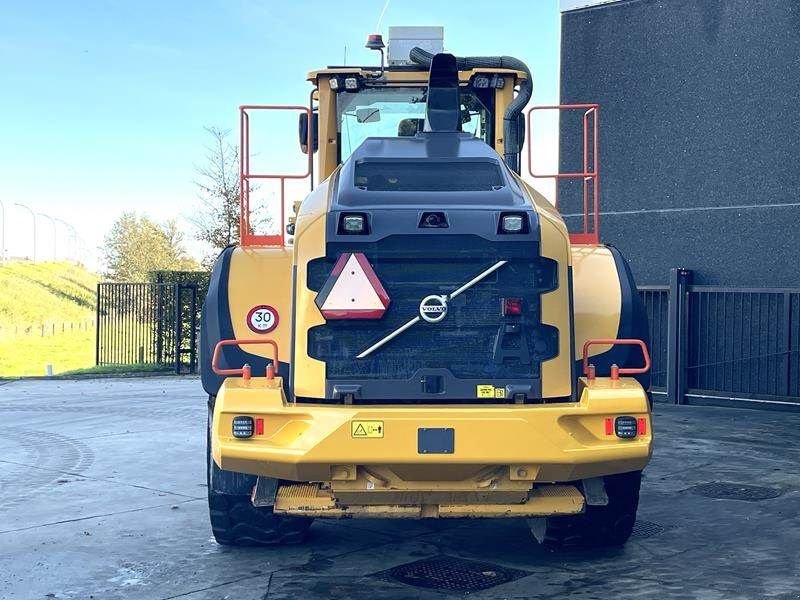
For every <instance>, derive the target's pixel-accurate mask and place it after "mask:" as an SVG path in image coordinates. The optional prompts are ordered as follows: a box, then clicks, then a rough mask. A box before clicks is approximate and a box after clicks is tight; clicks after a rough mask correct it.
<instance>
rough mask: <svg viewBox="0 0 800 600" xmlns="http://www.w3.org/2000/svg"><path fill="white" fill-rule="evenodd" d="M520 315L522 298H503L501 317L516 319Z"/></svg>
mask: <svg viewBox="0 0 800 600" xmlns="http://www.w3.org/2000/svg"><path fill="white" fill-rule="evenodd" d="M521 314H522V298H503V315H504V316H506V317H518V316H519V315H521Z"/></svg>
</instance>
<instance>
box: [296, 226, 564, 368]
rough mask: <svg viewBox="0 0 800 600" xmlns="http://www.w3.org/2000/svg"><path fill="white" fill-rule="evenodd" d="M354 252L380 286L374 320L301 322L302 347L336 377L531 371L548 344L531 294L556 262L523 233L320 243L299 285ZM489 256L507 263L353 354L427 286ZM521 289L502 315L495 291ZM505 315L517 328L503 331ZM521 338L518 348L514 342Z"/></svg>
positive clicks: (446, 288)
mask: <svg viewBox="0 0 800 600" xmlns="http://www.w3.org/2000/svg"><path fill="white" fill-rule="evenodd" d="M343 252H363V253H364V254H365V255H366V256H367V258H368V259H369V261H370V263H371V264H372V266H373V268H374V269H375V272H376V273H377V275H378V277H379V278H380V280H381V283H382V284H383V286H384V288H385V289H386V291H387V292H388V294H389V297H390V299H391V304H390V306H389V309H388V310H387V311H386V314H385V315H384V317H383V318H382V319H377V320H331V321H328V322H327V323H326V324H325V325H321V326H318V327H314V328H312V329H311V330H310V331H309V352H310V354H311V356H312V357H314V358H316V359H318V360H321V361H324V362H325V363H326V365H327V378H328V380H329V381H336V380H379V379H380V380H388V379H395V380H406V379H409V378H411V377H412V376H413V375H414V374H415V373H416V372H418V371H419V370H421V369H422V370H431V369H447V370H448V371H449V372H450V373H451V374H452V375H453V376H454V377H456V378H459V379H480V378H486V379H538V378H539V376H540V365H541V361H542V360H546V359H548V358H552V357H553V356H555V355H556V353H557V348H558V331H557V330H556V329H555V328H553V327H550V326H547V325H542V324H541V304H540V297H541V294H542V293H543V292H546V291H549V290H552V289H555V287H556V286H557V270H556V263H555V262H554V261H551V260H549V259H546V258H541V257H539V256H538V247H537V246H536V244H532V243H531V242H526V243H516V242H490V241H487V240H484V239H483V238H480V237H477V236H468V235H464V236H462V235H449V236H415V235H394V236H390V237H388V238H386V239H384V240H381V241H380V242H376V243H370V244H329V247H328V258H326V259H318V260H315V261H312V262H311V263H310V264H309V269H308V281H307V284H308V287H309V288H310V289H312V290H316V291H318V290H319V289H320V288H322V286H323V285H324V283H325V281H326V280H327V278H328V276H329V275H330V273H331V270H332V269H333V265H334V263H335V261H336V259H337V258H338V256H339V255H340V254H341V253H343ZM498 260H507V261H508V264H506V265H504V266H503V267H501V268H500V269H498V270H497V271H496V272H495V273H493V274H492V275H490V276H489V277H487V278H486V279H484V280H483V281H481V282H480V283H478V284H476V285H475V286H474V287H472V288H471V289H469V290H468V291H466V292H464V293H463V294H461V295H460V296H458V297H456V298H454V299H453V300H452V301H451V303H450V306H449V311H448V314H447V317H445V319H444V320H443V321H441V322H439V323H433V324H432V323H426V322H420V323H417V324H416V325H414V326H413V327H411V329H409V330H407V331H406V332H404V333H402V334H401V335H400V336H398V337H397V338H395V339H393V340H392V341H390V342H389V343H388V344H386V345H385V346H383V347H381V348H380V349H378V350H375V351H374V352H373V353H372V354H371V355H369V356H368V357H366V358H363V359H357V358H356V355H357V354H359V353H360V352H361V351H363V350H364V349H365V348H367V347H369V346H370V345H372V344H373V343H374V342H376V341H377V340H379V339H381V338H382V337H383V336H385V335H386V334H388V333H389V332H391V331H393V330H394V329H396V328H397V327H399V326H400V325H402V324H403V323H406V322H407V321H408V320H409V319H411V318H413V317H415V316H417V315H418V314H419V303H420V301H421V300H422V298H424V297H425V296H427V295H429V294H447V293H450V292H452V291H454V290H455V289H456V288H458V287H460V286H461V285H463V284H464V283H466V282H467V281H469V280H470V279H472V278H473V277H475V276H476V275H477V274H479V273H480V272H481V271H483V270H485V269H486V268H488V267H490V266H491V265H493V264H495V263H496V262H497V261H498ZM504 297H514V298H522V299H523V304H524V314H523V316H522V317H519V318H515V320H512V319H506V318H504V317H503V316H502V314H501V299H502V298H504ZM511 322H516V323H519V324H520V325H521V328H520V333H519V334H506V333H505V326H506V325H507V324H509V323H511ZM525 347H527V352H526V351H524V348H525Z"/></svg>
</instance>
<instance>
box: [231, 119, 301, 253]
mask: <svg viewBox="0 0 800 600" xmlns="http://www.w3.org/2000/svg"><path fill="white" fill-rule="evenodd" d="M255 110H290V111H300V112H304V113H305V114H306V115H308V148H309V151H308V156H309V159H308V165H307V168H306V172H305V173H298V174H296V175H286V174H279V173H251V172H250V113H249V112H248V111H255ZM313 130H314V127H313V121H312V112H311V109H310V108H309V107H308V106H291V105H284V104H262V105H257V104H249V105H244V106H240V107H239V194H240V203H239V210H240V214H239V238H240V240H241V244H242V246H284V245H286V230H285V227H286V198H285V195H286V180H287V179H305V178H307V177H311V172H312V169H313V161H314V152H313V149H314V145H313V140H314V131H313ZM251 179H277V180H278V181H280V184H281V220H280V223H279V224H278V225H279V227H280V229H279V232H278V234H277V235H257V234H253V233H250V180H251Z"/></svg>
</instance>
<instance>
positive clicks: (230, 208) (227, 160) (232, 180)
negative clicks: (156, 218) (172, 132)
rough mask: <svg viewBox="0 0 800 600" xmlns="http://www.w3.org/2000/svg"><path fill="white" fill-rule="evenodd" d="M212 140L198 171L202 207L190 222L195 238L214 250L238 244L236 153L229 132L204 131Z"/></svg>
mask: <svg viewBox="0 0 800 600" xmlns="http://www.w3.org/2000/svg"><path fill="white" fill-rule="evenodd" d="M206 131H207V132H208V133H209V134H210V135H211V137H212V138H213V142H212V143H211V145H210V146H209V147H208V148H207V153H206V162H205V165H203V166H201V167H197V174H198V175H199V176H200V179H199V180H198V181H197V182H196V183H197V187H198V190H199V195H200V201H201V206H200V209H199V210H197V211H196V213H195V216H194V218H193V219H192V222H193V223H194V225H195V226H196V227H197V233H196V237H197V239H198V240H200V241H203V242H206V243H207V244H209V245H210V246H211V247H212V248H214V249H216V250H222V249H223V248H226V247H227V246H230V245H231V244H235V243H237V242H238V241H239V151H238V149H237V148H236V146H234V145H233V144H231V143H230V142H229V141H228V136H229V135H230V132H229V131H224V130H222V129H218V128H216V127H206Z"/></svg>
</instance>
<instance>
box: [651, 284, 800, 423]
mask: <svg viewBox="0 0 800 600" xmlns="http://www.w3.org/2000/svg"><path fill="white" fill-rule="evenodd" d="M639 293H640V295H641V297H642V299H643V300H644V304H645V307H646V308H647V316H648V320H649V322H650V341H651V345H652V352H651V354H652V357H653V386H654V388H656V389H655V391H656V393H659V392H660V393H661V394H665V395H666V397H667V400H668V401H669V402H672V403H675V404H684V403H686V404H713V405H725V406H741V407H745V406H747V407H754V406H757V407H761V408H774V409H780V410H800V288H726V287H720V286H705V285H692V272H691V271H688V270H686V269H673V270H672V273H671V275H670V285H669V286H644V287H641V288H639Z"/></svg>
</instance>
